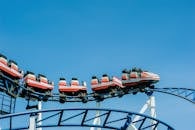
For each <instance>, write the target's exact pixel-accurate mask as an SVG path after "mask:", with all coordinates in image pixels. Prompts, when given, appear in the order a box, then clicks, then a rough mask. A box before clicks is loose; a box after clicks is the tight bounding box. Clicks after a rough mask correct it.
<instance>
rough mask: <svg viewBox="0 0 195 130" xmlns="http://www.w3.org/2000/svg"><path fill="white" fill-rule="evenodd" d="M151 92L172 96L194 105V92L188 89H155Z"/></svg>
mask: <svg viewBox="0 0 195 130" xmlns="http://www.w3.org/2000/svg"><path fill="white" fill-rule="evenodd" d="M152 91H155V92H160V93H165V94H169V95H173V96H176V97H179V98H182V99H185V100H187V101H189V102H191V103H193V104H195V90H194V89H189V88H155V89H153V90H152Z"/></svg>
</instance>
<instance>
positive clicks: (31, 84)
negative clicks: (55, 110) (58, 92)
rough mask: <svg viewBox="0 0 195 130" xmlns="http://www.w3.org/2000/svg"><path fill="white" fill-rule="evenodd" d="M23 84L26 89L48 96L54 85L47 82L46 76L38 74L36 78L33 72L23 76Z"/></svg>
mask: <svg viewBox="0 0 195 130" xmlns="http://www.w3.org/2000/svg"><path fill="white" fill-rule="evenodd" d="M24 83H25V86H26V87H27V88H30V89H31V90H34V91H36V92H41V93H46V94H48V95H50V94H51V91H52V90H53V88H54V83H53V82H51V81H49V80H48V79H47V78H46V76H44V75H42V74H38V76H37V77H36V76H35V74H34V73H33V72H29V71H27V73H26V74H25V75H24Z"/></svg>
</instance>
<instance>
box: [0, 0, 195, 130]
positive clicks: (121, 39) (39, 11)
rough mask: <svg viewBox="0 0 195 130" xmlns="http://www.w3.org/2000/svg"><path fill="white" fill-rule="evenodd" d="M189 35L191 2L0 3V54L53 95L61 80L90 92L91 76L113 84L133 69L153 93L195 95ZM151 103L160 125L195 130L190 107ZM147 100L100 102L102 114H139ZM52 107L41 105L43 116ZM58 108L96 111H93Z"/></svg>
mask: <svg viewBox="0 0 195 130" xmlns="http://www.w3.org/2000/svg"><path fill="white" fill-rule="evenodd" d="M194 34H195V1H193V0H172V1H170V0H147V1H146V0H120V1H119V0H82V1H80V0H69V1H64V0H59V1H57V2H56V1H51V0H45V1H44V0H43V1H38V0H37V1H36V0H35V1H25V0H21V1H17V0H13V1H0V52H1V53H2V54H4V55H6V56H7V57H8V58H9V59H14V60H15V61H17V62H18V64H19V66H20V68H22V69H23V70H31V71H33V72H35V73H43V74H45V75H46V76H47V77H48V78H49V79H51V80H53V81H55V84H56V86H55V90H54V91H55V92H57V82H58V80H59V78H60V77H65V78H66V79H67V80H70V79H71V78H72V77H78V78H79V80H80V81H82V80H85V81H87V82H88V90H89V91H91V90H90V85H89V82H90V79H91V76H92V75H97V76H98V77H101V75H102V74H104V73H107V74H109V75H116V76H118V77H120V75H121V70H122V69H124V68H129V69H130V68H132V67H134V66H136V67H140V68H143V69H146V70H149V71H152V72H154V73H158V74H159V75H160V76H161V81H160V82H159V83H158V84H157V85H156V87H187V88H194V89H195V85H194V81H195V76H194V73H195V68H194V67H195V60H194V57H195V36H194ZM154 95H155V96H156V101H157V102H156V104H157V117H158V118H159V119H161V120H163V121H165V122H167V123H168V124H170V125H172V126H173V127H174V128H176V129H177V130H192V129H194V128H195V125H194V123H195V121H194V117H195V106H194V105H192V104H191V103H189V102H186V101H185V100H182V99H178V98H176V97H172V96H168V95H164V94H158V93H155V94H154ZM146 99H147V97H146V96H145V95H143V94H138V95H136V96H132V95H128V96H124V97H123V98H121V99H118V98H114V99H109V100H106V101H104V102H103V103H102V108H113V109H122V110H128V111H136V112H138V111H139V109H140V108H141V107H142V105H143V104H144V103H145V101H146ZM18 102H19V103H18V104H20V103H21V102H24V100H18ZM20 106H22V105H20ZM23 106H24V107H25V105H24V104H23ZM23 106H22V107H17V111H23V109H24V107H23ZM58 106H59V103H45V104H43V108H48V107H49V108H57V107H58ZM60 107H63V108H71V107H95V103H88V104H81V103H73V104H71V103H67V104H64V105H60Z"/></svg>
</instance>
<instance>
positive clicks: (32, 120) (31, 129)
mask: <svg viewBox="0 0 195 130" xmlns="http://www.w3.org/2000/svg"><path fill="white" fill-rule="evenodd" d="M36 118H37V116H36V115H33V116H30V122H29V130H36Z"/></svg>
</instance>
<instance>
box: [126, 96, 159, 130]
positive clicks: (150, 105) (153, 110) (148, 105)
mask: <svg viewBox="0 0 195 130" xmlns="http://www.w3.org/2000/svg"><path fill="white" fill-rule="evenodd" d="M155 107H156V104H155V97H154V96H150V97H149V99H148V100H147V101H146V104H144V106H143V107H142V109H141V110H140V112H139V113H140V114H144V113H145V112H146V111H147V109H149V110H150V116H151V117H153V118H156V108H155ZM139 119H140V116H135V118H134V119H133V122H135V121H138V120H139ZM151 124H156V122H155V121H151ZM135 125H136V123H133V124H131V125H130V126H129V127H128V128H127V130H137V129H136V127H135ZM152 130H154V129H153V127H152ZM155 130H157V128H156V129H155Z"/></svg>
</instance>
